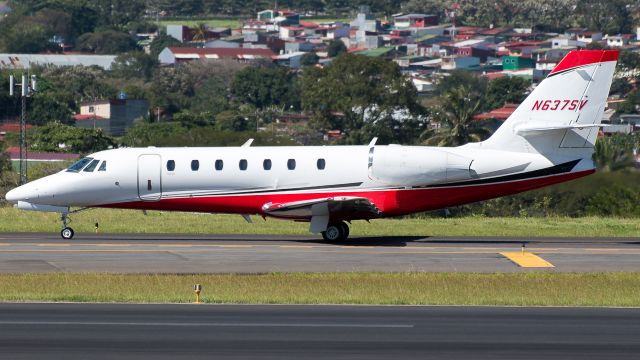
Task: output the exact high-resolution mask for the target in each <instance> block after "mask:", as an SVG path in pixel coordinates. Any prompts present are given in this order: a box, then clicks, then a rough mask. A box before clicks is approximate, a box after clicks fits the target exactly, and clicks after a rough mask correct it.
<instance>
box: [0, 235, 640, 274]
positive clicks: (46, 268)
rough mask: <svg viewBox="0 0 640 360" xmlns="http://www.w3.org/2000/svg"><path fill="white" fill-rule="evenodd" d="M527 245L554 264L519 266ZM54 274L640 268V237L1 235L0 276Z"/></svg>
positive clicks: (504, 270)
mask: <svg viewBox="0 0 640 360" xmlns="http://www.w3.org/2000/svg"><path fill="white" fill-rule="evenodd" d="M523 244H525V250H526V252H527V253H528V254H529V253H530V254H532V255H535V256H536V257H537V258H538V260H539V261H538V263H547V264H549V265H551V266H552V267H551V266H550V267H544V268H536V267H533V268H528V267H523V266H524V265H526V262H525V261H523V262H522V263H521V264H518V259H517V255H518V252H521V247H522V245H523ZM509 254H512V255H514V256H508V255H509ZM523 260H527V259H523ZM529 260H530V259H529ZM534 260H536V259H534ZM535 263H536V262H535V261H534V262H533V264H535ZM51 271H69V272H86V271H97V272H127V273H148V272H149V273H150V272H153V273H229V272H237V273H261V272H274V271H277V272H291V271H306V272H316V271H317V272H329V271H382V272H398V271H468V272H515V271H567V272H592V271H640V238H487V237H484V238H481V237H368V238H357V237H355V238H353V239H351V240H350V241H349V242H347V243H342V244H330V243H326V242H323V241H322V239H319V238H315V237H312V236H272V235H158V234H153V235H151V234H149V235H112V234H97V235H96V234H78V235H77V236H76V237H75V238H74V239H73V240H62V239H60V238H59V236H58V235H57V234H38V233H0V272H5V273H6V272H51Z"/></svg>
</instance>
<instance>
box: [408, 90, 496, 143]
mask: <svg viewBox="0 0 640 360" xmlns="http://www.w3.org/2000/svg"><path fill="white" fill-rule="evenodd" d="M481 105H482V97H481V96H480V95H479V94H475V93H473V92H472V91H471V90H470V88H469V87H467V86H464V85H460V86H458V87H455V88H452V89H449V90H447V92H445V93H444V94H443V95H442V96H441V98H440V101H439V104H438V105H437V106H435V107H434V108H433V109H432V117H433V120H434V121H435V122H436V123H437V124H438V127H437V128H436V129H428V130H425V132H423V133H422V135H421V136H420V137H421V139H424V141H423V143H424V144H426V145H436V146H459V145H464V144H466V143H468V142H475V141H481V140H482V139H484V138H486V137H487V136H488V135H489V134H490V130H489V129H488V128H487V127H485V126H484V125H483V124H481V123H478V122H475V121H473V115H475V114H476V113H477V112H478V111H479V110H480V107H481Z"/></svg>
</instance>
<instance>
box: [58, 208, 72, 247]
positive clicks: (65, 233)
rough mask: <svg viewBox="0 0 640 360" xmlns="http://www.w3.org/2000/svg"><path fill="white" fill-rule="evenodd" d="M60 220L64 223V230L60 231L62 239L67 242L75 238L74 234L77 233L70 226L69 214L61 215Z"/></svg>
mask: <svg viewBox="0 0 640 360" xmlns="http://www.w3.org/2000/svg"><path fill="white" fill-rule="evenodd" d="M60 220H61V221H62V230H61V231H60V236H62V238H63V239H65V240H69V239H71V238H73V234H74V233H75V232H74V231H73V229H72V228H70V227H69V226H68V225H69V223H70V222H71V219H69V214H68V213H62V215H60Z"/></svg>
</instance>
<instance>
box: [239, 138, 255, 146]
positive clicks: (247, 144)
mask: <svg viewBox="0 0 640 360" xmlns="http://www.w3.org/2000/svg"><path fill="white" fill-rule="evenodd" d="M251 143H253V139H249V140H247V141H245V143H244V144H242V146H240V147H249V146H251Z"/></svg>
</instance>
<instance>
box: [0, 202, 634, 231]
mask: <svg viewBox="0 0 640 360" xmlns="http://www.w3.org/2000/svg"><path fill="white" fill-rule="evenodd" d="M252 218H253V221H254V223H253V224H247V223H246V222H245V221H244V219H242V217H240V215H211V214H191V213H171V212H159V211H149V212H148V215H146V216H145V215H144V214H143V213H142V211H134V210H112V209H94V210H88V211H84V212H80V213H78V214H73V215H72V219H73V222H72V224H71V226H72V227H73V228H74V230H76V232H93V231H94V223H95V222H99V223H100V231H101V232H102V233H185V234H276V235H277V234H283V235H307V234H309V233H308V224H307V223H296V222H291V221H282V220H276V219H270V218H267V220H266V221H263V220H262V218H260V217H259V216H253V217H252ZM59 230H60V221H59V216H58V215H57V214H55V213H42V212H32V211H20V210H17V209H14V208H11V207H2V208H0V232H57V231H59ZM351 233H352V234H353V236H355V237H358V236H530V237H544V236H560V237H568V236H577V237H637V236H640V221H638V219H635V218H614V217H610V218H600V217H584V218H569V217H546V218H534V217H531V218H489V217H462V218H448V219H442V218H410V219H379V220H372V221H371V223H367V222H365V221H354V222H353V224H352V226H351Z"/></svg>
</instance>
